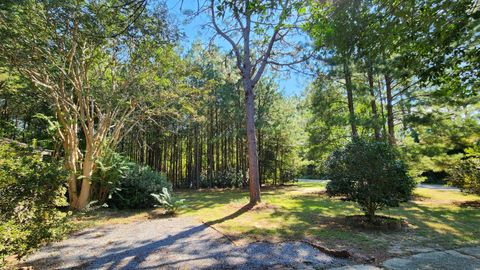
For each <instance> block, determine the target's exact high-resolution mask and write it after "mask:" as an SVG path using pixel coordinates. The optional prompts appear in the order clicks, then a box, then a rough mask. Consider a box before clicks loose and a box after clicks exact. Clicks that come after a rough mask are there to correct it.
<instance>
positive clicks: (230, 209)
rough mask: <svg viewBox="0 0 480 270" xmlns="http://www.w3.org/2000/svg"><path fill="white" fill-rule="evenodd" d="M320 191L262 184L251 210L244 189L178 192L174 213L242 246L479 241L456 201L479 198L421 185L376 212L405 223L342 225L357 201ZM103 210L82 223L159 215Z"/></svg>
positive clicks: (475, 224)
mask: <svg viewBox="0 0 480 270" xmlns="http://www.w3.org/2000/svg"><path fill="white" fill-rule="evenodd" d="M324 190H325V186H324V185H323V184H320V183H298V184H296V185H293V186H287V187H279V188H264V189H263V190H262V204H260V205H259V206H257V207H255V208H254V209H252V210H249V211H244V210H243V209H242V207H243V206H245V205H246V204H247V203H248V193H247V191H244V190H214V191H213V190H205V191H183V192H177V194H178V195H179V196H180V197H182V198H185V200H186V205H187V206H186V208H184V209H182V210H181V211H180V213H179V215H185V216H192V217H194V218H196V219H198V220H200V221H202V222H205V223H208V224H209V225H211V226H213V227H215V229H217V230H219V231H220V232H222V233H224V234H225V235H227V236H229V237H230V238H231V239H233V240H234V241H235V242H239V243H242V242H248V241H256V240H270V241H282V240H289V239H293V240H303V239H307V240H309V241H313V242H316V243H318V244H321V245H323V246H324V247H327V248H332V249H348V250H351V251H353V252H355V253H357V254H365V255H371V256H372V255H373V256H375V257H376V258H377V259H380V260H382V259H384V258H386V257H390V256H394V255H403V254H408V253H411V252H414V253H415V252H418V251H420V250H422V249H424V248H434V249H448V248H453V247H458V246H469V245H480V209H478V208H473V207H461V206H459V202H465V201H474V200H480V197H478V196H473V195H464V194H462V193H459V192H455V191H447V190H430V189H424V188H419V189H417V190H416V191H415V198H414V200H413V201H411V202H409V203H405V204H403V205H402V206H401V207H399V208H392V209H389V210H388V209H387V210H385V211H381V212H379V214H381V215H387V216H392V217H397V218H401V219H404V220H406V221H407V222H408V224H409V226H408V228H405V229H402V230H397V231H385V230H384V231H378V230H372V229H361V228H357V227H352V226H351V225H348V224H347V223H345V222H344V220H345V219H344V217H345V216H349V215H358V214H362V213H361V211H360V210H359V208H358V207H357V205H356V204H354V203H351V202H345V201H341V200H339V199H335V198H329V197H328V196H326V195H325V194H324ZM156 211H158V210H156ZM107 212H108V211H106V212H102V211H101V212H98V213H97V214H94V215H93V216H92V215H91V216H88V217H84V218H83V219H82V222H85V221H88V222H95V224H98V223H102V222H108V223H112V222H130V221H132V220H138V219H142V218H156V217H159V216H160V215H159V214H158V212H155V211H143V212H138V211H135V212H124V211H122V212H120V213H118V212H117V213H113V214H105V213H107Z"/></svg>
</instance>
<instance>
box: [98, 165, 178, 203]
mask: <svg viewBox="0 0 480 270" xmlns="http://www.w3.org/2000/svg"><path fill="white" fill-rule="evenodd" d="M163 188H167V189H168V190H169V191H171V189H172V186H171V184H170V183H169V182H168V181H167V178H166V177H165V175H163V174H161V173H158V172H156V171H154V170H152V169H151V168H150V167H148V166H140V165H137V164H135V163H131V164H130V165H129V169H128V171H127V172H126V173H125V175H124V176H122V177H121V179H120V180H119V181H118V183H117V184H116V185H115V187H112V190H111V195H110V198H109V200H108V201H107V203H108V205H109V206H113V207H116V208H120V209H124V208H132V209H133V208H152V207H154V206H155V204H157V202H156V200H155V198H153V197H152V196H151V195H150V194H152V193H155V194H158V193H161V192H162V190H163Z"/></svg>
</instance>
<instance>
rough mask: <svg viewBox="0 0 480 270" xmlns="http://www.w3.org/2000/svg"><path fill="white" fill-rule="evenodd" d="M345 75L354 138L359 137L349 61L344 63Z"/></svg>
mask: <svg viewBox="0 0 480 270" xmlns="http://www.w3.org/2000/svg"><path fill="white" fill-rule="evenodd" d="M343 73H344V76H345V88H346V89H347V101H348V113H349V122H350V127H351V129H352V137H353V138H356V137H358V132H357V124H356V118H355V107H354V105H353V85H352V74H351V72H350V67H349V65H348V62H347V60H345V61H344V63H343Z"/></svg>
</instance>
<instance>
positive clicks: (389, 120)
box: [385, 74, 396, 144]
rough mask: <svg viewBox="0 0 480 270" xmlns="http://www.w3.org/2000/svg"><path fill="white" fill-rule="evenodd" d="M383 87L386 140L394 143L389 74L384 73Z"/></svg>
mask: <svg viewBox="0 0 480 270" xmlns="http://www.w3.org/2000/svg"><path fill="white" fill-rule="evenodd" d="M385 89H386V91H387V127H388V141H389V142H390V144H396V140H395V123H394V118H393V97H392V79H391V78H390V75H388V74H385Z"/></svg>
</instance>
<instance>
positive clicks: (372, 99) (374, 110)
mask: <svg viewBox="0 0 480 270" xmlns="http://www.w3.org/2000/svg"><path fill="white" fill-rule="evenodd" d="M368 86H369V91H370V106H371V107H372V115H373V129H374V132H375V139H376V140H377V141H378V140H380V139H381V136H382V135H381V133H380V125H379V123H378V112H377V103H376V98H375V86H374V81H373V70H372V67H369V68H368Z"/></svg>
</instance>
